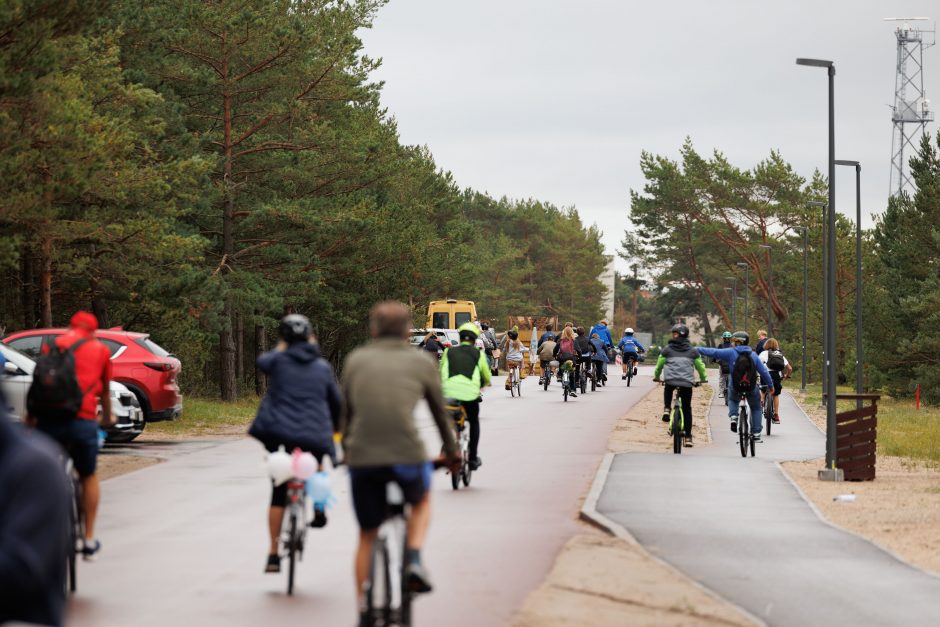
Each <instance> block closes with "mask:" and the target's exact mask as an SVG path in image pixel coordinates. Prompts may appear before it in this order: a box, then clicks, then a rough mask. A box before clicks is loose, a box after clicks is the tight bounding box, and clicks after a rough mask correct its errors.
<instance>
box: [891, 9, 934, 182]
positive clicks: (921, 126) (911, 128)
mask: <svg viewBox="0 0 940 627" xmlns="http://www.w3.org/2000/svg"><path fill="white" fill-rule="evenodd" d="M928 19H929V18H926V17H886V18H885V21H888V22H900V25H899V26H898V27H897V28H896V29H895V31H894V34H895V36H896V37H897V40H898V59H897V75H896V78H895V82H894V104H893V105H892V106H891V121H892V123H893V124H894V130H893V132H892V137H891V188H890V190H889V195H890V196H895V195H897V194H900V193H901V192H902V191H906V192H908V193H913V191H914V181H913V179H912V178H911V174H910V171H909V169H908V166H907V161H908V159H910V157H911V155H912V154H914V153H916V152H917V149H918V143H919V142H920V137H921V135H922V134H923V133H924V130H925V128H926V126H927V122H932V121H933V118H934V115H933V111H932V110H931V109H930V101H929V100H927V98H926V95H925V94H924V49H925V48H929V47H931V46H933V45H934V44H935V43H936V32H937V31H936V27H934V29H933V30H926V29H924V28H919V27H917V26H911V24H910V23H911V22H922V21H927V20H928ZM924 35H930V41H925V38H924Z"/></svg>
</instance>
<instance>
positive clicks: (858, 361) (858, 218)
mask: <svg viewBox="0 0 940 627" xmlns="http://www.w3.org/2000/svg"><path fill="white" fill-rule="evenodd" d="M836 165H847V166H851V167H853V168H855V393H856V394H861V393H862V383H863V382H862V164H861V163H859V162H858V161H846V160H845V159H836ZM855 407H856V408H857V409H861V408H862V399H860V398H859V399H856V400H855Z"/></svg>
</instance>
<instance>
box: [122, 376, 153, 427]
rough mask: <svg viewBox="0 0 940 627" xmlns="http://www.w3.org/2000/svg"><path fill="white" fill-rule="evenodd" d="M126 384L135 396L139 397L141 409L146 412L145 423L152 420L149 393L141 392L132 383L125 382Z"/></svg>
mask: <svg viewBox="0 0 940 627" xmlns="http://www.w3.org/2000/svg"><path fill="white" fill-rule="evenodd" d="M124 385H125V387H127V389H128V390H130V391H131V392H133V393H134V396H136V397H137V402H138V403H140V410H141V411H142V412H144V424H147V423H148V422H151V420H150V401H148V400H147V395H146V394H144V393H143V392H141V391H140V390H139V389H138V388H137V387H136V386H133V385H130V384H128V383H125V384H124Z"/></svg>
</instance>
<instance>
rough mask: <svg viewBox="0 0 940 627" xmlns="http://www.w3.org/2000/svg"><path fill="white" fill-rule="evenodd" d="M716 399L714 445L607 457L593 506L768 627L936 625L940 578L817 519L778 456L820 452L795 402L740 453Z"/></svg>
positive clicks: (818, 436) (787, 401)
mask: <svg viewBox="0 0 940 627" xmlns="http://www.w3.org/2000/svg"><path fill="white" fill-rule="evenodd" d="M719 403H721V400H720V399H719V398H718V397H717V395H716V396H715V404H714V405H713V407H712V409H711V413H710V423H711V428H712V435H713V440H714V443H713V444H712V445H710V446H706V447H697V448H694V449H692V450H688V449H686V450H685V451H684V452H683V454H682V455H672V454H655V453H652V454H651V453H624V454H619V455H617V456H615V458H614V459H613V461H612V464H611V467H610V473H609V474H608V476H607V479H606V483H605V486H604V488H603V490H602V493H601V496H600V498H599V500H598V503H597V510H598V511H599V512H600V513H602V514H604V515H605V516H607V517H608V518H610V519H611V520H613V521H615V522H616V523H618V524H620V525H622V526H623V527H624V528H625V529H627V530H628V531H629V532H630V533H631V534H632V535H633V536H634V537H635V538H636V539H637V541H639V542H640V543H641V544H642V545H643V546H644V547H645V548H646V549H647V550H649V551H650V552H651V553H652V554H653V555H655V556H657V557H659V558H661V559H663V560H664V561H666V562H668V563H670V564H672V565H673V566H675V567H677V568H678V569H679V570H681V571H683V572H684V573H686V574H687V575H688V576H690V577H691V578H693V579H695V580H696V581H698V582H700V583H702V584H703V585H705V586H706V587H707V588H710V589H711V590H713V591H715V592H717V593H718V594H719V595H721V596H723V597H725V598H727V599H728V600H730V601H732V602H733V603H735V604H737V605H739V606H741V607H742V608H744V609H745V610H747V611H748V612H750V613H751V614H752V615H753V616H755V617H757V618H759V619H760V620H763V621H764V622H765V623H767V624H768V625H786V626H790V625H792V626H801V627H802V626H805V625H825V624H829V625H872V626H883V625H900V624H906V625H940V603H938V601H937V599H940V578H938V577H936V576H932V575H929V574H927V573H924V572H923V571H920V570H917V569H915V568H913V567H911V566H909V565H907V564H905V563H903V562H901V561H900V560H898V559H896V558H895V557H893V556H892V555H890V554H889V553H887V552H885V551H883V550H881V549H880V548H878V547H876V546H875V545H873V544H871V543H870V542H868V541H866V540H863V539H861V538H859V537H857V536H855V535H853V534H851V533H848V532H845V531H841V530H839V529H836V528H835V527H833V526H830V525H828V524H826V523H825V522H823V521H822V520H820V519H819V518H818V517H817V515H816V514H815V512H814V511H813V509H812V508H811V507H810V506H809V505H808V504H807V503H806V501H804V500H803V498H802V496H801V495H800V494H799V492H798V491H797V489H796V488H795V487H794V486H793V484H791V483H790V481H789V480H788V479H787V478H786V477H785V476H784V474H783V472H782V471H781V469H780V468H779V467H778V466H777V465H776V464H775V463H774V462H775V461H779V460H790V459H809V458H815V457H819V456H821V455H823V454H824V453H825V438H824V436H823V434H822V433H821V432H820V431H819V430H818V429H817V428H816V427H815V426H814V425H813V424H812V423H811V422H810V421H809V419H808V418H806V417H805V415H804V414H803V413H802V411H800V409H799V407H798V406H797V405H796V403H795V402H794V401H793V399H792V398H791V397H790V396H789V395H788V394H785V395H784V396H783V397H782V398H781V406H780V414H781V419H782V424H780V425H774V426H773V435H772V436H769V437H768V436H767V435H764V440H765V442H764V443H762V444H758V445H757V456H756V457H754V458H751V457H748V458H747V459H744V458H742V457H741V455H740V451H739V450H738V446H737V436H736V435H735V434H733V433H731V431H730V429H729V427H728V423H729V419H728V417H727V408H726V407H725V406H724V405H723V404H719ZM663 448H664V451H665V450H671V449H670V441H669V439H668V437H667V436H666V434H665V430H664V434H663ZM847 487H848V486H844V484H833V485H832V492H833V495H835V494H838V493H841V492H842V491H844V490H845V489H846V488H847ZM848 506H850V505H848Z"/></svg>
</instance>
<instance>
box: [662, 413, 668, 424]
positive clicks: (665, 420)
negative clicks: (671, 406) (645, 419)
mask: <svg viewBox="0 0 940 627" xmlns="http://www.w3.org/2000/svg"><path fill="white" fill-rule="evenodd" d="M663 422H669V412H668V411H664V412H663Z"/></svg>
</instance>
